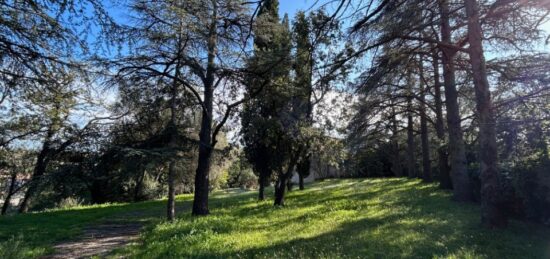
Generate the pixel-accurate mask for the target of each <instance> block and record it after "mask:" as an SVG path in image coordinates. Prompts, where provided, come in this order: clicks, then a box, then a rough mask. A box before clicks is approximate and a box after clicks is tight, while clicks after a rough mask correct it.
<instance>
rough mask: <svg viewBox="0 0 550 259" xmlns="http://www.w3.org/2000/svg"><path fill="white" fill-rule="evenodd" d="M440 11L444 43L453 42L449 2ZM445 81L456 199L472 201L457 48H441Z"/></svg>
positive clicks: (445, 1) (441, 4)
mask: <svg viewBox="0 0 550 259" xmlns="http://www.w3.org/2000/svg"><path fill="white" fill-rule="evenodd" d="M439 6H440V12H441V26H440V27H441V40H442V42H443V43H445V44H452V42H451V26H450V23H449V3H448V1H447V0H440V1H439ZM442 53H443V55H442V59H441V61H442V63H443V79H444V80H443V82H444V83H443V84H444V87H445V104H446V107H447V126H448V130H449V156H450V160H451V177H452V181H453V199H454V200H455V201H472V200H473V195H472V186H471V183H470V178H469V177H468V171H467V161H466V149H465V146H464V139H463V133H462V128H461V126H460V123H461V118H460V110H459V106H458V92H457V90H456V78H455V64H454V61H455V57H456V51H455V50H452V49H448V48H445V47H443V48H442Z"/></svg>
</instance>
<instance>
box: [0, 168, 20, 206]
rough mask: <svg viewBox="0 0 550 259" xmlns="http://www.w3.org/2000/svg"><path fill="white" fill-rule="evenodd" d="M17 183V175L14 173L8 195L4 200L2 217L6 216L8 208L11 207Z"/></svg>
mask: <svg viewBox="0 0 550 259" xmlns="http://www.w3.org/2000/svg"><path fill="white" fill-rule="evenodd" d="M16 182H17V173H16V172H14V173H12V174H11V177H10V186H9V187H8V195H6V198H5V199H4V204H3V205H2V215H6V212H7V211H8V208H9V207H10V203H11V197H12V196H13V194H14V192H15V183H16Z"/></svg>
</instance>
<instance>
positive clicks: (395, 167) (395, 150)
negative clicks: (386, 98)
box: [390, 100, 403, 177]
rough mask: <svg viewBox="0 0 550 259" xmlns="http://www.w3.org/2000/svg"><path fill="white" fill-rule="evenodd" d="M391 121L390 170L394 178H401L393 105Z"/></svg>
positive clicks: (401, 171)
mask: <svg viewBox="0 0 550 259" xmlns="http://www.w3.org/2000/svg"><path fill="white" fill-rule="evenodd" d="M390 101H391V100H390ZM391 121H392V140H391V142H392V149H393V152H392V153H393V154H392V155H391V156H392V167H391V170H392V172H393V173H394V175H395V176H397V177H401V176H403V168H402V167H401V156H400V155H399V141H398V140H397V137H398V136H397V134H398V127H397V119H396V116H395V107H394V106H393V105H392V115H391Z"/></svg>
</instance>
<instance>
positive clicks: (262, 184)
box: [258, 173, 265, 201]
mask: <svg viewBox="0 0 550 259" xmlns="http://www.w3.org/2000/svg"><path fill="white" fill-rule="evenodd" d="M258 183H259V184H260V187H259V189H258V200H260V201H263V200H265V194H264V188H265V179H264V176H263V173H260V177H259V179H258Z"/></svg>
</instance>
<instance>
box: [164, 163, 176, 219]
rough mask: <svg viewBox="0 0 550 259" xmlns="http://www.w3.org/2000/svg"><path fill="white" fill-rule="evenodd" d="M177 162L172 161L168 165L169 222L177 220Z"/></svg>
mask: <svg viewBox="0 0 550 259" xmlns="http://www.w3.org/2000/svg"><path fill="white" fill-rule="evenodd" d="M175 177H176V161H175V160H172V161H170V164H169V165H168V205H167V214H166V216H167V218H168V220H169V221H174V219H175V218H176V188H175Z"/></svg>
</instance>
